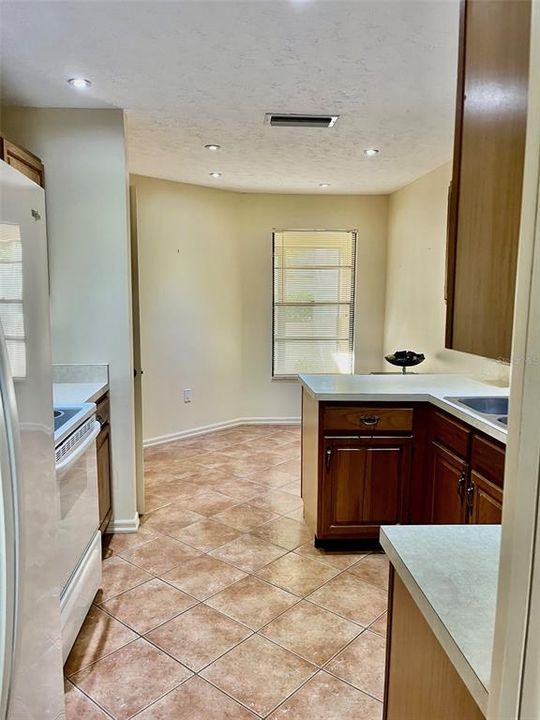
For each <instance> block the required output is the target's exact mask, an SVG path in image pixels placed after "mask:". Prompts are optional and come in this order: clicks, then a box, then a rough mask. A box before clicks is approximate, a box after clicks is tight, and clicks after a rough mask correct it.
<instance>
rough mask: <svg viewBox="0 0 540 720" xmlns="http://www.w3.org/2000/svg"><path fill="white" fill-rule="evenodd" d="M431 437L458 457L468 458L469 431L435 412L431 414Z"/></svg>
mask: <svg viewBox="0 0 540 720" xmlns="http://www.w3.org/2000/svg"><path fill="white" fill-rule="evenodd" d="M431 436H432V439H433V440H436V441H437V442H439V443H440V444H441V445H444V446H445V447H447V448H448V449H449V450H452V451H453V452H454V453H456V455H458V456H459V457H461V458H463V459H465V458H467V457H468V455H469V439H470V436H471V432H470V430H469V429H468V428H467V427H466V426H465V425H462V424H461V423H460V422H458V421H457V420H454V419H453V418H450V417H449V416H448V415H446V414H445V413H443V412H439V411H437V410H434V411H433V412H432V413H431Z"/></svg>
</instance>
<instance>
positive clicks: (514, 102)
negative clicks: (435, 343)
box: [446, 0, 531, 361]
mask: <svg viewBox="0 0 540 720" xmlns="http://www.w3.org/2000/svg"><path fill="white" fill-rule="evenodd" d="M530 12H531V8H530V1H529V0H501V1H500V2H486V1H485V0H464V1H463V2H462V4H461V17H460V40H459V59H458V87H457V104H456V125H455V138H454V163H453V178H452V184H451V186H450V193H449V203H448V252H447V256H448V259H447V282H446V288H447V316H446V347H447V348H451V349H453V350H461V351H462V352H468V353H472V354H474V355H482V356H484V357H490V358H496V359H502V360H506V361H509V360H510V350H511V342H512V324H513V312H514V294H515V285H516V267H517V253H518V240H519V225H520V213H521V191H522V181H523V166H524V154H525V132H526V118H527V86H528V71H529V35H530Z"/></svg>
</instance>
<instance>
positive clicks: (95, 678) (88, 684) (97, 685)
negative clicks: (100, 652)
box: [71, 638, 192, 720]
mask: <svg viewBox="0 0 540 720" xmlns="http://www.w3.org/2000/svg"><path fill="white" fill-rule="evenodd" d="M191 674H192V673H191V672H190V671H189V670H188V669H187V668H185V667H184V666H183V665H180V663H178V662H176V660H173V659H172V658H171V657H169V656H168V655H166V654H165V653H163V652H161V650H158V649H157V648H155V647H154V646H153V645H151V644H150V643H149V642H147V641H146V640H144V639H143V638H139V639H138V640H135V642H132V643H131V644H130V645H127V646H126V647H125V648H122V649H121V650H117V651H116V652H115V653H113V654H112V655H109V656H107V657H106V658H104V659H103V660H98V662H97V663H94V665H91V666H90V667H89V668H87V669H86V670H81V671H80V672H79V673H77V674H76V675H73V676H72V678H71V680H72V682H73V683H74V684H75V685H77V686H78V687H79V688H81V690H83V691H84V692H85V693H86V694H87V695H89V696H90V697H91V698H92V699H93V700H95V701H96V702H97V703H99V705H101V706H102V707H103V708H105V710H107V712H109V713H110V714H111V715H113V717H115V718H116V720H127V719H128V718H130V717H132V716H133V715H134V714H135V713H136V712H138V711H139V710H142V709H143V708H145V707H146V706H148V705H150V703H152V702H154V701H155V700H157V699H158V698H159V697H161V696H162V695H164V694H165V693H167V692H169V690H172V689H173V688H175V687H176V686H177V685H179V684H180V683H181V682H182V681H184V680H187V678H188V677H190V676H191Z"/></svg>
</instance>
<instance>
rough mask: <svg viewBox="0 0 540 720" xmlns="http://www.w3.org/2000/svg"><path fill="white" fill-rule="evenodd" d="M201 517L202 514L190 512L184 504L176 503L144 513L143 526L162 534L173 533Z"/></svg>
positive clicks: (201, 518)
mask: <svg viewBox="0 0 540 720" xmlns="http://www.w3.org/2000/svg"><path fill="white" fill-rule="evenodd" d="M186 504H189V503H186ZM203 519H204V517H203V515H199V514H198V513H194V512H191V510H188V509H187V507H185V504H181V503H176V504H174V505H167V507H164V508H161V509H160V510H156V511H155V512H153V513H151V514H150V515H145V516H144V527H145V528H150V529H151V530H157V531H158V532H160V533H163V534H164V535H174V534H175V533H177V532H178V531H179V530H181V529H182V528H184V527H187V526H188V525H191V524H192V523H194V522H198V521H199V520H203Z"/></svg>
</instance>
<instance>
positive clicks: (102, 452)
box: [96, 393, 112, 533]
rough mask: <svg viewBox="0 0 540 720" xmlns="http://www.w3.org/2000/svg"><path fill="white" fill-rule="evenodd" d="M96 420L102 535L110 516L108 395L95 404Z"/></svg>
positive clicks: (100, 527)
mask: <svg viewBox="0 0 540 720" xmlns="http://www.w3.org/2000/svg"><path fill="white" fill-rule="evenodd" d="M97 419H98V422H99V423H100V424H101V431H100V433H99V435H98V436H97V438H96V453H97V475H98V506H99V529H100V530H101V532H102V533H104V532H105V530H106V529H107V525H108V524H109V520H110V519H111V515H112V493H111V426H110V423H109V395H108V393H107V395H105V396H104V397H103V398H101V399H100V400H99V401H98V403H97Z"/></svg>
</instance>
